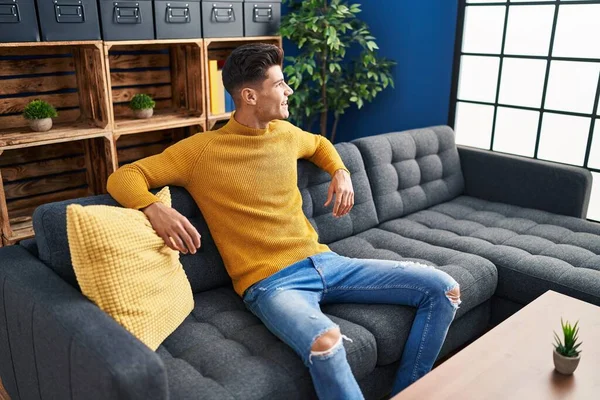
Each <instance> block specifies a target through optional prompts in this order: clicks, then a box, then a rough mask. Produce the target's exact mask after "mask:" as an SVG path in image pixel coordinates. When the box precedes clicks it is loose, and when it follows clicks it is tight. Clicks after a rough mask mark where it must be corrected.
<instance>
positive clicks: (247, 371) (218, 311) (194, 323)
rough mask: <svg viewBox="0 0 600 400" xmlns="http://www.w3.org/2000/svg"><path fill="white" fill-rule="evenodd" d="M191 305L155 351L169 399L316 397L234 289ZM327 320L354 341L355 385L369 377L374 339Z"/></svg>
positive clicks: (296, 361)
mask: <svg viewBox="0 0 600 400" xmlns="http://www.w3.org/2000/svg"><path fill="white" fill-rule="evenodd" d="M194 302H195V307H194V311H193V312H192V314H191V315H190V317H188V318H187V319H186V320H185V321H184V322H183V324H182V325H181V326H180V327H179V328H178V329H176V330H175V332H173V334H171V336H169V337H168V338H167V339H166V340H165V341H164V342H163V344H162V345H161V347H159V349H158V354H159V355H160V356H161V357H162V358H163V360H164V362H165V365H166V367H167V375H168V380H169V384H170V386H169V388H170V390H171V391H172V393H171V398H196V397H194V396H187V397H186V393H194V392H195V393H196V396H197V394H198V393H207V394H214V396H213V397H210V398H215V399H217V398H218V399H231V398H235V399H269V398H275V397H276V398H299V399H304V398H311V397H314V391H313V387H312V382H311V380H310V375H309V373H308V369H307V368H306V367H305V365H304V364H303V363H302V360H301V359H300V358H299V357H298V356H297V355H296V354H295V353H294V351H293V350H292V349H291V348H290V347H289V346H287V345H286V344H285V343H283V342H282V341H280V340H279V339H278V338H277V337H275V336H274V335H273V334H271V333H270V332H269V331H268V330H267V328H266V327H265V326H264V325H263V324H262V323H261V322H260V320H259V319H258V318H256V317H255V316H254V315H253V314H252V313H251V312H250V311H248V310H247V309H246V307H245V305H244V303H243V302H242V300H241V299H240V297H239V296H238V295H237V294H236V293H235V292H234V291H233V289H231V288H219V289H213V290H208V291H206V292H203V293H197V294H196V295H195V296H194ZM331 318H332V320H333V321H334V322H335V323H337V324H339V325H340V327H341V330H342V331H343V332H344V334H345V335H347V336H348V337H350V338H352V340H353V341H352V342H345V343H344V345H345V347H346V349H347V353H348V361H349V362H350V365H351V367H352V370H353V372H354V374H355V375H356V377H357V379H361V378H363V377H365V376H367V375H368V374H370V373H371V372H372V371H373V370H374V369H375V364H376V361H377V360H376V357H377V352H376V351H375V346H376V339H375V338H374V337H373V335H372V334H371V333H370V332H369V331H368V330H366V329H365V328H363V327H361V326H359V325H356V324H354V323H352V322H349V321H346V320H343V319H340V318H337V317H334V316H331ZM172 381H175V382H176V384H172ZM220 396H221V397H220Z"/></svg>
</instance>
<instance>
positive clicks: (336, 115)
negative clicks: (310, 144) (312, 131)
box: [331, 114, 340, 143]
mask: <svg viewBox="0 0 600 400" xmlns="http://www.w3.org/2000/svg"><path fill="white" fill-rule="evenodd" d="M338 122H340V114H335V120H333V129H332V130H331V143H335V142H334V140H335V132H336V131H337V127H338Z"/></svg>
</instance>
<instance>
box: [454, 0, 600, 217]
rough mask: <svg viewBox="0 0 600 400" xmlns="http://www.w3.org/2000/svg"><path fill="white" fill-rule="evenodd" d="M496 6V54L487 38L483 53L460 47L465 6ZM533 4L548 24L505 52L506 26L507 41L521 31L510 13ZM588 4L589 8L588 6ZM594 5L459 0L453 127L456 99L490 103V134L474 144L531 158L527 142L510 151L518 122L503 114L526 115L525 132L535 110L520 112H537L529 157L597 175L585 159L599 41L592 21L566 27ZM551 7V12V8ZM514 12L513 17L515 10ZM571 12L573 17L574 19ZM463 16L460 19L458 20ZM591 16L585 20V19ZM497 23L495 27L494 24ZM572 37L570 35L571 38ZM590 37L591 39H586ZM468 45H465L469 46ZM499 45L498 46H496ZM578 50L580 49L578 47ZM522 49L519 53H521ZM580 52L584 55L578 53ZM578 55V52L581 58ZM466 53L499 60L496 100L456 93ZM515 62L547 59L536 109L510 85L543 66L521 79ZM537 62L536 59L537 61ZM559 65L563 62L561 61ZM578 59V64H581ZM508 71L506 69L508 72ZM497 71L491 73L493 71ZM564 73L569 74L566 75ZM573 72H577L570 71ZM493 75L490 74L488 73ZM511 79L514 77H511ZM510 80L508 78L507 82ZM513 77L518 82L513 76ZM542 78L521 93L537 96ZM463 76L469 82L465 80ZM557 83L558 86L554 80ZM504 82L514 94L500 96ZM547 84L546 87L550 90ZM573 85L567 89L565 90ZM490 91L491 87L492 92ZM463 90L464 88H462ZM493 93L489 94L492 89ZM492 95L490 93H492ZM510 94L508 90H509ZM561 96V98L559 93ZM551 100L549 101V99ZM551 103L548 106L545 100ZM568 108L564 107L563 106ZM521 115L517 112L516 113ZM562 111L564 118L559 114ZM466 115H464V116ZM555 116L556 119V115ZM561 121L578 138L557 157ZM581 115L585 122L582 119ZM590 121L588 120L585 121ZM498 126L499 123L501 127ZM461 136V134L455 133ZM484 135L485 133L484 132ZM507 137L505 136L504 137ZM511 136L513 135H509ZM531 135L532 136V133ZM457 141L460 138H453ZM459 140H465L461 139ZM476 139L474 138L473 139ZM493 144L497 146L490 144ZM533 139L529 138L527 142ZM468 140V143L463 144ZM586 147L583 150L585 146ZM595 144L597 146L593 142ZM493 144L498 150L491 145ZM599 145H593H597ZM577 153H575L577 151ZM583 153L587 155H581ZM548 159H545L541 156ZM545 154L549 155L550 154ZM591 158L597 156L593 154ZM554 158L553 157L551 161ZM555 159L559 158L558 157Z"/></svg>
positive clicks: (596, 108)
mask: <svg viewBox="0 0 600 400" xmlns="http://www.w3.org/2000/svg"><path fill="white" fill-rule="evenodd" d="M578 5H586V6H588V7H587V8H584V7H581V9H580V10H577V6H578ZM498 6H503V7H500V9H503V10H504V26H503V31H502V40H501V46H500V51H499V52H493V51H488V50H489V49H488V48H485V41H483V42H482V41H479V42H478V47H479V48H481V51H485V52H479V48H474V47H473V46H470V47H471V48H470V49H465V50H467V51H463V49H462V46H463V40H464V35H465V31H464V24H465V15H466V14H468V9H474V8H475V7H477V8H480V7H495V9H496V14H497V11H498V9H499V7H498ZM531 6H546V7H545V18H544V19H543V20H541V21H546V22H542V23H543V24H546V25H544V27H545V28H544V30H545V33H544V34H543V35H542V36H540V35H537V36H536V39H537V41H535V42H533V41H531V40H530V41H529V42H528V43H533V45H531V46H529V47H527V46H518V47H515V46H513V45H511V49H512V50H511V51H510V52H506V46H507V31H508V29H510V30H511V32H512V33H511V35H512V36H511V38H512V42H511V43H515V42H514V38H515V37H518V35H519V34H521V33H522V32H523V29H522V27H521V28H520V29H521V31H520V32H517V36H515V29H517V28H514V26H517V27H518V26H519V25H518V24H517V22H513V23H512V25H511V22H510V21H511V20H510V18H511V14H510V13H511V11H512V10H517V8H518V7H529V10H526V9H524V8H523V9H519V11H523V12H524V13H525V14H520V16H521V20H522V19H523V15H527V13H529V14H530V13H531V12H532V11H531V9H532V8H533V7H531ZM548 6H555V7H552V8H550V9H548ZM589 6H592V7H589ZM598 6H600V0H587V1H571V0H562V1H561V0H554V1H521V0H512V1H509V0H506V1H490V0H485V1H484V0H468V1H466V0H462V1H460V7H461V10H460V11H459V21H458V24H459V26H458V27H457V42H458V43H457V45H456V46H455V57H456V58H458V59H457V60H455V68H454V77H453V88H452V93H453V97H454V98H453V100H452V102H451V107H450V114H449V125H451V126H454V125H455V120H456V118H457V103H458V102H461V103H463V104H464V105H465V107H466V105H467V104H472V105H473V106H488V107H490V114H491V111H492V109H493V118H492V123H491V132H490V131H489V130H488V131H487V135H488V136H487V138H486V139H484V142H481V139H483V138H480V139H478V140H479V142H478V143H477V144H476V147H484V148H485V146H482V145H483V144H484V143H487V142H488V141H489V147H487V149H488V150H491V151H499V152H506V151H509V152H512V154H520V155H524V156H530V151H531V150H527V148H528V149H531V147H529V146H531V144H529V145H528V146H527V147H523V148H522V149H521V148H518V147H514V149H513V150H511V145H510V141H507V140H508V139H509V136H510V135H511V132H510V129H512V127H514V126H516V125H511V124H510V123H509V122H510V121H509V120H507V119H506V118H508V117H507V116H511V115H517V116H519V115H520V116H522V117H524V118H527V120H528V121H529V122H528V125H527V126H528V128H527V129H528V132H531V129H532V128H533V129H535V122H534V119H532V118H537V116H536V115H535V114H533V113H530V114H523V113H524V112H535V113H538V114H539V121H538V124H537V134H536V138H535V147H534V151H533V158H534V159H538V158H539V159H549V160H551V161H555V162H559V163H560V162H562V163H567V164H570V165H576V166H582V167H584V168H587V169H588V170H590V171H592V172H594V173H596V175H598V173H600V169H599V168H595V167H592V166H590V165H588V163H589V161H590V153H591V148H592V146H593V144H594V140H593V139H594V131H595V132H596V136H598V135H600V126H599V125H600V119H599V118H598V116H600V57H598V56H597V55H598V54H599V53H598V47H597V45H596V44H595V43H596V42H597V39H596V38H595V32H596V31H595V29H596V28H595V27H594V26H592V28H591V30H590V25H587V26H584V27H583V28H582V29H577V28H578V27H576V28H575V34H573V33H572V29H567V28H568V27H569V24H571V25H570V26H571V27H573V26H574V25H573V23H574V21H579V20H580V19H579V17H578V16H577V13H579V14H582V13H585V12H587V11H592V14H594V13H596V12H598V10H599V8H598ZM562 9H565V12H563V14H561V10H562ZM551 10H553V11H551ZM551 13H553V14H554V15H553V20H552V29H551V32H550V39H549V46H548V52H547V55H544V52H543V51H542V49H543V48H544V47H545V46H546V45H547V44H548V36H545V35H547V34H548V30H549V27H550V22H549V21H550V17H551V15H552V14H551ZM470 15H471V16H473V15H475V16H477V15H482V16H483V15H489V14H486V13H475V12H473V13H471V14H470ZM515 15H517V14H516V13H515ZM574 16H575V17H574ZM461 19H462V20H461ZM581 19H582V20H586V18H585V17H581ZM588 19H589V18H588ZM496 21H497V22H499V16H497V18H496ZM514 21H518V19H517V18H516V17H515V20H514ZM471 25H472V26H481V21H473V20H472V21H471ZM496 26H498V25H496ZM527 29H529V30H530V31H531V29H532V28H531V27H528V28H527ZM567 31H568V35H565V33H564V32H567ZM590 32H592V33H594V34H593V35H589V33H590ZM499 33H500V32H499V29H496V31H495V34H496V35H495V39H493V40H495V41H496V42H495V43H498V39H499ZM557 35H561V36H560V37H559V38H558V39H557ZM569 35H570V36H569ZM590 36H592V37H590ZM544 38H545V39H544ZM490 40H492V38H490ZM569 40H571V42H569ZM572 40H576V42H572ZM588 40H589V41H590V45H591V46H596V47H583V46H582V44H585V45H586V46H587V43H588V42H587V41H588ZM565 43H567V44H569V43H577V44H578V46H577V48H576V49H575V50H572V51H570V49H567V50H565ZM556 46H562V50H560V51H559V54H558V55H553V52H555V50H556ZM467 47H469V46H467ZM497 49H498V48H497V45H496V50H497ZM577 49H580V50H577ZM468 50H472V51H468ZM525 50H531V53H532V54H526V53H527V52H528V51H525ZM514 52H517V53H518V54H513V53H514ZM521 53H523V54H521ZM582 53H583V54H582ZM580 55H581V56H580ZM464 56H467V57H471V58H476V57H481V60H484V57H491V58H495V59H497V60H498V64H497V68H498V69H497V77H496V78H497V81H496V90H495V98H494V100H493V101H492V98H491V97H488V98H487V99H486V98H479V99H478V98H477V97H478V96H462V97H461V96H460V82H459V76H460V67H461V59H462V58H464ZM507 59H515V60H514V62H512V64H511V65H512V68H511V69H510V70H507V69H506V68H507V67H508V65H506V68H505V64H506V63H505V61H506V60H507ZM517 60H523V61H522V62H527V60H544V61H546V63H545V64H546V65H545V74H544V77H543V89H541V90H542V98H541V103H540V106H539V107H534V106H535V105H537V102H538V101H539V97H538V98H537V99H536V98H535V96H534V97H532V98H530V99H531V100H530V101H523V100H521V99H519V100H520V101H516V100H515V95H514V93H515V92H514V90H515V89H514V88H515V87H517V88H519V89H520V86H515V82H517V83H518V82H519V80H518V79H521V81H520V82H527V81H526V80H523V79H527V77H532V76H537V75H536V74H537V73H542V72H543V68H544V67H543V66H539V65H538V67H541V70H540V68H537V70H538V72H537V73H536V72H533V73H529V75H528V76H526V77H525V78H523V74H521V77H520V78H519V76H517V75H515V71H518V68H515V66H517V67H518V64H515V63H516V62H517ZM537 62H538V63H539V62H540V61H537ZM553 63H554V69H552V68H553ZM561 63H562V64H561ZM579 63H581V64H579ZM583 63H586V64H587V68H588V70H587V71H588V72H587V74H585V77H584V78H579V81H577V78H578V75H579V74H578V73H581V71H582V69H583V70H584V71H585V68H586V65H584V64H583ZM524 65H525V66H528V65H526V64H524ZM596 67H597V68H598V73H597V75H598V76H597V77H596V81H595V82H594V75H595V72H594V68H596ZM590 68H591V72H590ZM509 71H510V72H509ZM494 72H495V71H494ZM503 72H505V75H503ZM565 74H567V75H565ZM574 74H575V75H574ZM494 75H495V74H494ZM492 76H493V75H492ZM492 76H490V75H489V74H488V75H487V77H486V79H492ZM510 77H512V78H510ZM565 77H567V79H568V78H569V77H571V78H572V79H573V80H574V81H575V82H576V83H577V84H579V87H580V88H581V87H584V88H585V90H583V92H584V93H585V95H584V96H583V99H584V100H583V102H582V101H580V100H581V97H582V96H581V93H580V91H579V92H578V90H577V88H575V89H573V88H572V87H570V86H565V85H561V84H560V83H561V82H562V81H563V80H564V79H565ZM503 79H509V80H508V81H506V82H503ZM511 79H512V80H511ZM515 79H516V80H515ZM539 79H540V80H539V81H538V82H539V83H537V84H536V85H524V86H529V90H525V92H524V93H525V94H529V93H531V94H535V93H536V91H537V96H539V90H540V88H541V77H540V78H539ZM465 80H467V79H466V78H465ZM557 82H558V84H557ZM487 83H488V87H491V86H489V85H490V84H491V81H489V80H488V81H487ZM503 83H505V84H507V85H509V86H507V88H508V89H512V93H513V95H512V97H511V96H508V97H507V96H501V86H502V84H503ZM589 85H593V86H592V87H595V88H596V90H595V92H592V91H591V90H590V86H589ZM531 87H533V88H535V90H532V89H531ZM549 87H550V90H549ZM569 89H571V90H569ZM490 92H491V91H490ZM465 93H466V92H465ZM492 93H493V92H492ZM492 93H490V94H492ZM507 93H509V92H507ZM593 93H595V96H592V94H593ZM547 96H549V98H548V99H547ZM563 96H565V97H563ZM574 96H578V98H577V99H576V98H575V97H574ZM468 97H472V98H468ZM592 97H593V107H591V112H589V113H588V112H587V111H588V109H589V108H590V105H591V104H590V103H591V102H592ZM571 98H572V99H573V101H572V102H571V100H570V99H571ZM500 99H502V100H503V101H502V102H501V101H500ZM548 100H549V102H548ZM507 102H515V103H518V104H506V103H507ZM547 103H549V104H547ZM499 108H500V109H503V110H505V111H503V117H502V118H503V120H498V114H499ZM565 108H566V109H565ZM511 109H512V110H514V112H515V113H517V114H509V110H511ZM465 110H466V109H465V108H464V107H463V111H462V113H461V115H462V116H461V120H462V121H463V122H462V126H467V125H466V124H467V123H468V122H467V119H468V114H467V113H465ZM519 113H521V114H519ZM561 115H562V117H561ZM544 116H546V119H547V121H546V126H545V127H544V121H545V120H544ZM465 118H467V119H465ZM557 118H558V119H557ZM560 118H562V121H563V123H564V122H566V123H569V121H572V123H576V125H577V126H578V135H579V136H578V138H579V139H578V140H577V141H576V145H575V144H574V145H573V146H572V147H571V148H569V149H567V150H566V153H569V152H571V153H572V154H573V155H574V156H571V157H569V156H568V154H567V156H565V155H562V154H561V156H560V157H558V153H557V152H556V147H554V148H553V147H552V146H557V145H560V141H561V140H564V138H563V137H562V136H561V135H560V133H559V132H558V131H556V129H555V126H554V124H553V123H558V121H561V119H560ZM569 118H571V120H569ZM584 119H585V120H584ZM587 121H589V124H588V122H587ZM499 124H502V125H499ZM498 126H501V127H502V130H500V128H498V134H499V135H502V136H503V137H501V138H495V135H496V128H497V127H498ZM588 126H589V133H588ZM457 134H459V132H458V131H457ZM459 135H460V134H459ZM484 136H485V135H484ZM504 136H506V137H504ZM513 136H514V134H513ZM470 137H471V138H474V136H473V132H471V134H470ZM530 137H532V136H530ZM457 139H458V138H457ZM465 139H467V140H469V139H468V137H466V138H465ZM465 139H463V140H465ZM473 140H475V139H473ZM541 141H543V142H544V143H543V145H544V148H543V154H541V156H540V157H538V153H539V150H540V142H541ZM596 141H597V142H598V143H600V138H596ZM494 143H496V145H495V144H494ZM530 143H531V142H530ZM464 144H467V143H464ZM584 146H585V148H583V147H584ZM596 146H597V145H596ZM494 147H496V148H494ZM596 148H597V147H596ZM577 154H578V155H577ZM583 154H585V156H584V157H582V156H583ZM595 154H598V153H597V150H596V152H595ZM544 157H547V158H544ZM548 157H549V158H548ZM594 157H595V155H594ZM552 158H555V159H554V160H553V159H552ZM558 158H562V160H559V159H558ZM598 202H600V197H599V198H598ZM597 208H598V209H600V204H598V207H597Z"/></svg>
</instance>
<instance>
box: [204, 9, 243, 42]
mask: <svg viewBox="0 0 600 400" xmlns="http://www.w3.org/2000/svg"><path fill="white" fill-rule="evenodd" d="M202 33H203V34H204V37H205V38H214V37H238V36H244V11H243V7H242V0H233V1H210V0H202Z"/></svg>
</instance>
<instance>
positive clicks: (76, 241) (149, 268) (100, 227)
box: [67, 187, 194, 350]
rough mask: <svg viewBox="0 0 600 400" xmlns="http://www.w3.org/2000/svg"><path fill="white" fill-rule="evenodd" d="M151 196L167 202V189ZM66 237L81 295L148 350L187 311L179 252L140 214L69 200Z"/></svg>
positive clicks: (189, 290) (188, 297)
mask: <svg viewBox="0 0 600 400" xmlns="http://www.w3.org/2000/svg"><path fill="white" fill-rule="evenodd" d="M157 197H158V198H159V199H160V200H161V201H162V202H163V203H164V204H166V205H167V206H169V207H170V206H171V193H170V192H169V188H168V187H165V188H164V189H162V190H161V191H160V192H158V194H157ZM67 235H68V239H69V248H70V249H71V260H72V263H73V269H74V270H75V275H76V276H77V282H78V283H79V286H80V288H81V291H82V293H83V294H84V295H85V296H87V297H88V298H89V299H90V300H91V301H93V302H94V303H95V304H96V305H98V307H100V308H101V309H102V310H104V311H105V312H106V313H107V314H109V315H111V316H112V317H113V318H114V319H115V320H116V321H117V322H118V323H119V324H121V325H122V326H123V327H124V328H125V329H127V330H128V331H129V332H131V333H132V334H133V335H134V336H136V337H137V338H138V339H140V340H141V341H142V342H143V343H145V344H146V345H147V346H148V347H150V348H151V349H152V350H156V349H157V348H158V346H159V345H160V344H161V343H162V342H163V340H165V339H166V338H167V336H169V335H170V334H171V333H172V332H173V331H174V330H175V329H176V328H177V327H178V326H179V325H180V324H181V323H182V322H183V320H184V319H185V318H186V317H187V316H188V315H189V314H190V312H191V311H192V309H193V307H194V299H193V296H192V288H191V286H190V283H189V281H188V279H187V276H186V274H185V272H184V270H183V267H182V266H181V263H180V262H179V253H178V252H177V251H175V250H172V249H170V248H169V247H167V246H166V245H165V243H164V241H163V240H162V239H161V238H160V237H159V236H158V235H157V234H156V232H155V231H154V229H153V228H152V225H151V224H150V222H149V221H148V219H147V218H146V216H145V215H144V213H143V212H141V211H138V210H134V209H129V208H121V207H111V206H101V205H91V206H86V207H83V206H81V205H78V204H72V205H70V206H68V207H67Z"/></svg>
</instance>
